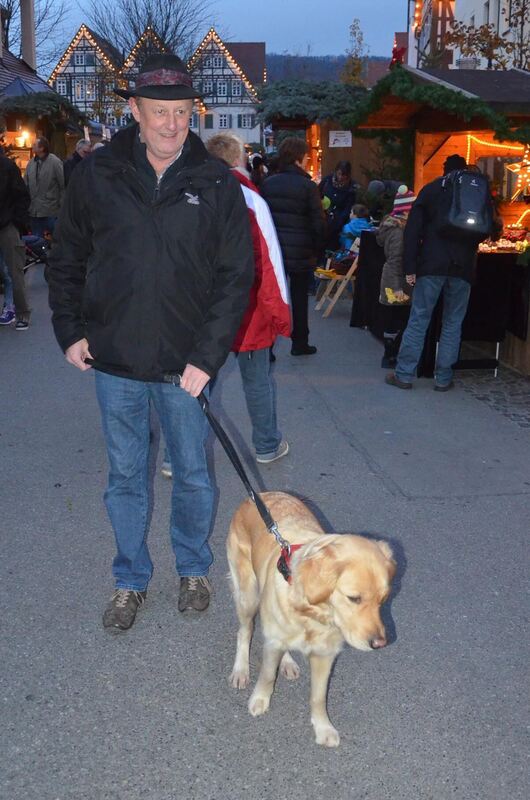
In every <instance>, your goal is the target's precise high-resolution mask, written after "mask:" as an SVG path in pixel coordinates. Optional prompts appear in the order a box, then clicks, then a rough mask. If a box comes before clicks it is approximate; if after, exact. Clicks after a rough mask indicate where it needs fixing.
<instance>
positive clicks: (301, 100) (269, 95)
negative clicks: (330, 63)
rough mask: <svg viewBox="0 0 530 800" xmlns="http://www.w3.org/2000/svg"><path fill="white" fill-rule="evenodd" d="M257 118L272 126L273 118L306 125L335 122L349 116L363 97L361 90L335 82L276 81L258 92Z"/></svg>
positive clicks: (364, 94)
mask: <svg viewBox="0 0 530 800" xmlns="http://www.w3.org/2000/svg"><path fill="white" fill-rule="evenodd" d="M260 94H261V98H260V104H259V106H258V117H259V119H260V120H261V121H262V122H264V123H268V122H271V121H272V120H273V119H274V118H276V117H284V118H286V119H295V118H297V117H300V118H303V119H304V120H307V121H308V122H309V123H312V122H319V121H320V120H324V119H338V118H339V117H340V116H343V115H344V114H347V113H348V112H351V111H352V109H355V108H356V107H357V104H358V103H359V102H360V101H361V100H362V99H363V98H364V97H365V96H366V94H367V91H366V89H364V88H363V87H362V86H347V85H346V84H344V83H337V82H336V81H321V82H320V83H312V82H311V81H298V80H297V81H275V82H274V83H272V84H270V85H268V86H265V87H263V88H262V89H261V92H260Z"/></svg>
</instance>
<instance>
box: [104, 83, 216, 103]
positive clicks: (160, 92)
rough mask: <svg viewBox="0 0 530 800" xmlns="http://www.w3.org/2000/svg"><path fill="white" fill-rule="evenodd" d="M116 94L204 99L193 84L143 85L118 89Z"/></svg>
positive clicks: (157, 98) (169, 98) (167, 98)
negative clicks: (136, 87)
mask: <svg viewBox="0 0 530 800" xmlns="http://www.w3.org/2000/svg"><path fill="white" fill-rule="evenodd" d="M114 91H115V93H116V94H119V96H120V97H123V98H124V99H125V100H128V99H129V98H130V97H148V98H149V99H151V100H195V99H197V100H202V95H201V94H200V92H198V91H197V90H196V89H194V88H193V86H184V85H182V84H181V85H176V86H142V87H141V88H140V89H118V87H117V86H115V87H114Z"/></svg>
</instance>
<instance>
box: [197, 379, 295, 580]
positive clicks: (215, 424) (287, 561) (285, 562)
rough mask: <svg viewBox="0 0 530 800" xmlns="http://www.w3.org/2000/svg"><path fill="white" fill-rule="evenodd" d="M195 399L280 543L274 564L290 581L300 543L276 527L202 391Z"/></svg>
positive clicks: (269, 528)
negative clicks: (294, 555)
mask: <svg viewBox="0 0 530 800" xmlns="http://www.w3.org/2000/svg"><path fill="white" fill-rule="evenodd" d="M197 400H198V401H199V405H200V407H201V408H202V410H203V411H204V413H205V415H206V418H207V420H208V422H209V423H210V426H211V428H212V430H213V432H214V433H215V435H216V436H217V438H218V439H219V441H220V442H221V444H222V446H223V449H224V451H225V453H226V455H227V456H228V458H229V459H230V461H231V462H232V464H233V465H234V468H235V470H236V472H237V474H238V475H239V477H240V478H241V480H242V481H243V485H244V487H245V489H246V490H247V492H248V496H249V497H250V499H251V500H252V502H253V503H254V504H255V506H256V508H257V509H258V512H259V515H260V517H261V519H262V520H263V522H264V523H265V526H266V528H267V530H268V531H269V533H272V535H273V536H274V538H275V539H276V541H277V542H278V544H279V545H280V548H281V552H280V557H279V559H278V561H277V562H276V566H277V568H278V571H279V572H280V573H281V575H282V576H283V577H284V578H285V580H286V581H287V583H291V553H292V552H294V550H298V548H299V547H301V545H299V544H294V545H290V544H289V542H288V541H287V540H286V539H284V538H283V536H282V535H281V533H280V531H279V529H278V525H277V524H276V522H275V521H274V520H273V518H272V516H271V513H270V511H269V509H268V508H267V506H266V505H265V503H264V502H263V500H262V499H261V497H260V496H259V494H257V492H255V491H254V489H253V488H252V484H251V483H250V481H249V479H248V477H247V473H246V472H245V470H244V467H243V464H242V463H241V460H240V458H239V456H238V454H237V453H236V451H235V449H234V445H233V444H232V442H231V441H230V439H229V438H228V436H227V435H226V433H225V431H224V429H223V427H222V426H221V423H220V422H219V420H218V419H216V418H215V417H214V415H213V414H212V412H211V411H210V404H209V402H208V399H207V398H206V396H205V394H204V392H201V393H200V395H199V396H198V398H197Z"/></svg>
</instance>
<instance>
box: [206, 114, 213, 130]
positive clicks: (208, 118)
mask: <svg viewBox="0 0 530 800" xmlns="http://www.w3.org/2000/svg"><path fill="white" fill-rule="evenodd" d="M204 127H205V128H213V114H205V115H204Z"/></svg>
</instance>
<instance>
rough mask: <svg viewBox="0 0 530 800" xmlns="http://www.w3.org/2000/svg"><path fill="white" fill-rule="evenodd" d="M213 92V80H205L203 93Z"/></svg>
mask: <svg viewBox="0 0 530 800" xmlns="http://www.w3.org/2000/svg"><path fill="white" fill-rule="evenodd" d="M212 92H213V81H210V80H206V81H203V84H202V93H203V94H212Z"/></svg>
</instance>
